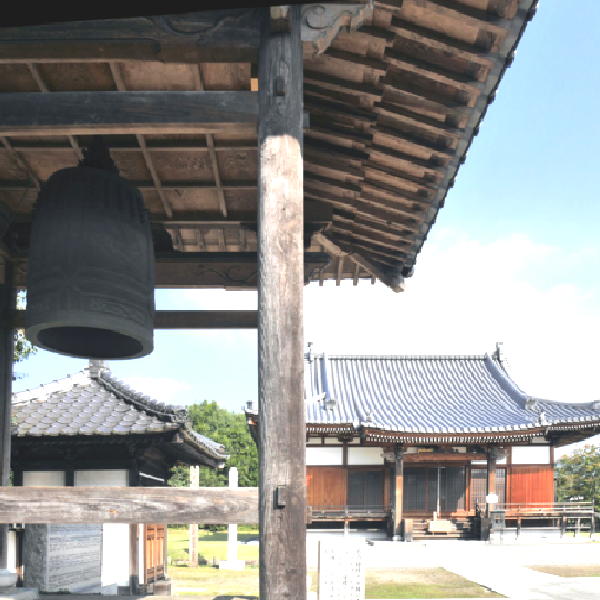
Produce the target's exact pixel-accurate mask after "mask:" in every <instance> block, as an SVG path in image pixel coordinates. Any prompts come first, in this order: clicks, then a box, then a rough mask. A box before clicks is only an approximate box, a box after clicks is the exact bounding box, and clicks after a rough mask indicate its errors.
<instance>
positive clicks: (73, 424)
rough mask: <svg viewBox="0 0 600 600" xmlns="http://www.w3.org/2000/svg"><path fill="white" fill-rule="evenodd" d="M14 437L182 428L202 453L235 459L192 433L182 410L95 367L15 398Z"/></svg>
mask: <svg viewBox="0 0 600 600" xmlns="http://www.w3.org/2000/svg"><path fill="white" fill-rule="evenodd" d="M12 400H13V407H12V412H13V416H15V417H16V419H15V422H13V427H12V435H14V436H18V437H21V436H30V435H33V436H39V435H51V436H58V435H127V434H136V435H144V434H153V433H158V432H161V431H174V430H177V429H181V431H182V433H183V435H184V438H185V439H186V440H187V442H188V443H189V444H190V445H191V447H192V448H194V450H195V451H196V452H198V451H199V452H201V453H203V454H205V455H207V456H209V457H211V458H212V459H213V460H216V461H217V462H218V463H220V464H223V463H224V461H225V460H227V459H228V458H229V456H228V455H227V454H225V449H224V447H223V445H222V444H219V443H217V442H214V441H213V440H211V439H209V438H207V437H205V436H201V435H198V434H196V433H194V432H193V431H189V427H190V423H189V415H188V413H187V411H186V410H185V409H184V407H182V406H173V405H168V406H165V404H164V402H157V401H156V400H152V399H151V398H149V397H148V396H144V395H142V394H138V393H136V392H135V391H133V390H131V387H130V386H129V385H124V384H123V382H122V381H117V380H115V379H114V378H112V377H111V376H110V371H109V370H108V369H106V368H104V369H100V371H99V374H98V375H93V376H92V375H91V374H90V370H89V369H85V370H84V371H82V372H81V373H77V374H75V375H73V376H69V378H68V380H63V381H62V382H61V381H55V382H53V383H52V384H48V385H46V386H40V388H39V389H37V390H33V391H32V390H27V391H25V392H19V393H17V394H13V399H12Z"/></svg>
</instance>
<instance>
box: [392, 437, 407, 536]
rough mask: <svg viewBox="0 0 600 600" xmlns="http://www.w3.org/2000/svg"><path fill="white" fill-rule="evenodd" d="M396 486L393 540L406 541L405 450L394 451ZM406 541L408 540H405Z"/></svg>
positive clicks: (394, 491)
mask: <svg viewBox="0 0 600 600" xmlns="http://www.w3.org/2000/svg"><path fill="white" fill-rule="evenodd" d="M394 458H395V468H394V482H393V483H394V485H393V488H392V539H393V540H394V541H400V540H401V539H404V537H403V536H404V533H403V532H402V510H403V508H404V506H403V505H404V448H396V449H395V451H394ZM404 541H406V540H404Z"/></svg>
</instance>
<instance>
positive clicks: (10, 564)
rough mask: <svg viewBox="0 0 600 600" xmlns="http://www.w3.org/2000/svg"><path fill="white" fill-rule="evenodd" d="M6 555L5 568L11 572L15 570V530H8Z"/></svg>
mask: <svg viewBox="0 0 600 600" xmlns="http://www.w3.org/2000/svg"><path fill="white" fill-rule="evenodd" d="M7 554H8V556H7V565H6V568H7V569H8V570H9V571H11V572H12V573H16V572H17V532H16V531H9V532H8V553H7Z"/></svg>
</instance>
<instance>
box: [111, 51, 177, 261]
mask: <svg viewBox="0 0 600 600" xmlns="http://www.w3.org/2000/svg"><path fill="white" fill-rule="evenodd" d="M109 66H110V72H111V74H112V77H113V80H114V82H115V86H116V88H117V91H119V92H125V91H126V88H125V81H124V80H123V75H122V74H121V66H120V64H119V63H116V62H111V63H109ZM135 137H136V139H137V142H138V144H139V146H140V149H141V150H142V154H143V156H144V161H145V162H146V167H147V169H148V171H149V172H150V176H151V177H152V181H153V183H154V187H155V188H156V192H157V193H158V197H159V198H160V201H161V203H162V205H163V208H164V209H165V214H166V215H167V217H171V216H172V215H173V209H172V208H171V205H170V204H169V201H168V200H167V197H166V196H165V193H164V191H163V189H162V187H161V184H160V178H159V177H158V173H157V172H156V169H155V168H154V163H153V162H152V157H151V156H150V153H149V152H148V149H147V148H146V140H145V139H144V136H143V135H142V134H141V133H138V134H136V136H135ZM178 235H180V234H179V231H178ZM178 243H179V242H178ZM181 251H183V250H181Z"/></svg>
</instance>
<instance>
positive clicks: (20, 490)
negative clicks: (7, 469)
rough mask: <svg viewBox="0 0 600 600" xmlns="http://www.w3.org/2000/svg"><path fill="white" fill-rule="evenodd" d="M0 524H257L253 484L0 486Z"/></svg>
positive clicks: (255, 490) (256, 500) (256, 490)
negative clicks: (226, 485)
mask: <svg viewBox="0 0 600 600" xmlns="http://www.w3.org/2000/svg"><path fill="white" fill-rule="evenodd" d="M0 523H61V524H67V523H168V524H169V525H181V524H187V523H209V524H218V525H224V524H229V523H231V524H240V525H241V524H253V523H258V488H238V489H229V488H198V489H190V488H182V487H0Z"/></svg>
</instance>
